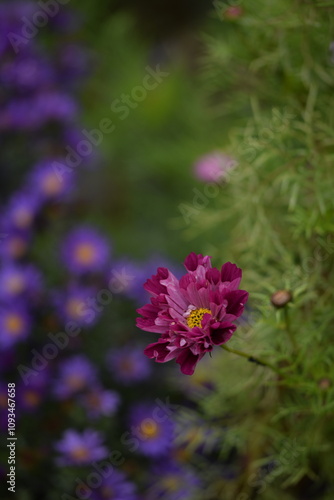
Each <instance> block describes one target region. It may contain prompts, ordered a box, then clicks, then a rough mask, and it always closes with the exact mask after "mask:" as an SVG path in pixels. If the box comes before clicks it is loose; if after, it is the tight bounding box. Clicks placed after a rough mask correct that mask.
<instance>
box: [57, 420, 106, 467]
mask: <svg viewBox="0 0 334 500" xmlns="http://www.w3.org/2000/svg"><path fill="white" fill-rule="evenodd" d="M55 449H56V451H57V452H58V453H60V454H61V457H58V458H57V459H56V463H57V465H60V466H66V465H87V464H90V463H91V462H94V461H96V460H102V459H103V458H105V457H106V456H107V455H108V450H107V448H106V447H105V446H104V445H103V437H102V435H101V434H100V433H99V432H97V431H95V430H93V429H86V430H84V431H83V432H82V433H80V432H77V431H75V430H73V429H68V430H67V431H65V432H64V434H63V437H62V439H61V440H60V441H59V442H58V443H57V444H56V446H55Z"/></svg>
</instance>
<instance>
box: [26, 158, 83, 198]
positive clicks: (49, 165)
mask: <svg viewBox="0 0 334 500" xmlns="http://www.w3.org/2000/svg"><path fill="white" fill-rule="evenodd" d="M59 163H61V159H60V160H59V161H58V159H54V160H52V159H50V160H47V161H43V162H41V163H39V164H38V165H37V166H36V167H35V168H34V170H33V171H32V173H31V174H30V184H29V185H30V188H31V189H32V190H33V191H34V192H35V193H36V194H37V196H39V197H40V198H41V199H43V200H44V201H49V200H58V199H59V198H63V197H64V196H66V195H67V194H68V193H69V192H71V191H72V189H73V183H74V174H73V173H69V172H67V171H66V172H65V173H64V172H59V171H58V170H57V165H58V164H59Z"/></svg>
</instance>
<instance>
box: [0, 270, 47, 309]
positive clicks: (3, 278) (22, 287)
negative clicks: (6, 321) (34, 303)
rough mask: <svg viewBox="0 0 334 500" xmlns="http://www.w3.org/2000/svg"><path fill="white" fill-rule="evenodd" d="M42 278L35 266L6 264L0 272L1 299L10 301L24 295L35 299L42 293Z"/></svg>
mask: <svg viewBox="0 0 334 500" xmlns="http://www.w3.org/2000/svg"><path fill="white" fill-rule="evenodd" d="M41 287H42V276H41V273H40V272H39V270H38V269H37V268H35V267H34V266H33V265H18V264H14V263H8V264H6V265H5V266H4V267H3V268H2V269H1V270H0V299H1V300H4V301H8V300H11V299H15V298H17V297H19V296H22V295H24V294H27V295H29V298H30V299H31V298H33V297H34V296H35V295H37V294H38V293H39V292H40V291H41Z"/></svg>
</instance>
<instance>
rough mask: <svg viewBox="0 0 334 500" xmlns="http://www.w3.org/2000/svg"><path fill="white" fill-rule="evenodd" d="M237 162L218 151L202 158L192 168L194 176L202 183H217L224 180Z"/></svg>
mask: <svg viewBox="0 0 334 500" xmlns="http://www.w3.org/2000/svg"><path fill="white" fill-rule="evenodd" d="M236 165H237V162H236V161H235V160H234V159H233V158H232V157H231V156H228V155H227V154H225V153H221V152H219V151H216V152H213V153H211V154H208V155H206V156H202V158H200V159H199V160H198V161H197V163H196V164H195V166H194V174H195V176H196V177H197V178H198V179H199V180H200V181H203V182H219V181H222V180H226V177H227V175H228V173H229V171H230V170H231V169H232V168H234V167H235V166H236Z"/></svg>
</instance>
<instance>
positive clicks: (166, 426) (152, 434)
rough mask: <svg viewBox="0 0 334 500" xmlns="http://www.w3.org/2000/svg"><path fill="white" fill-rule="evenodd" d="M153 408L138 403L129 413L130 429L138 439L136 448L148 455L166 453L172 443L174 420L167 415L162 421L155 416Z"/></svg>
mask: <svg viewBox="0 0 334 500" xmlns="http://www.w3.org/2000/svg"><path fill="white" fill-rule="evenodd" d="M155 408H156V407H155V406H154V405H152V404H146V403H139V404H136V405H134V406H133V408H132V411H131V414H130V424H131V431H132V433H133V435H135V436H136V437H137V438H138V440H139V446H138V450H139V452H140V453H142V454H143V455H145V456H148V457H159V456H163V455H166V454H167V453H168V451H169V450H170V449H171V446H172V444H173V435H174V422H173V421H172V420H171V419H170V418H169V417H167V415H166V419H165V420H163V421H162V420H161V418H159V419H157V418H155V412H154V410H155ZM158 420H159V421H158Z"/></svg>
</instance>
